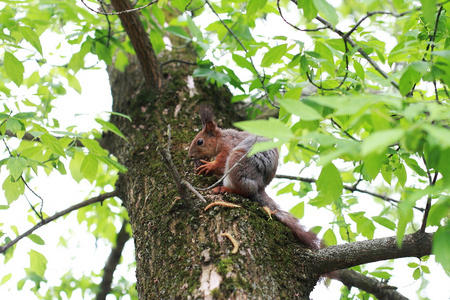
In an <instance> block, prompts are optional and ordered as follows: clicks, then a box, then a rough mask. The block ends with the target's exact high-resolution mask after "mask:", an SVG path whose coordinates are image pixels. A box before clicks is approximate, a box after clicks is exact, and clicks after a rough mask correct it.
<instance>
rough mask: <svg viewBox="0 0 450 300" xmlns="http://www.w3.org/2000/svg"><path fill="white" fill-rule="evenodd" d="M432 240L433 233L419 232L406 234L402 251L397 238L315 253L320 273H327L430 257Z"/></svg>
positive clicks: (362, 242)
mask: <svg viewBox="0 0 450 300" xmlns="http://www.w3.org/2000/svg"><path fill="white" fill-rule="evenodd" d="M432 241H433V234H432V233H422V232H416V233H414V234H409V235H405V237H404V238H403V242H402V245H401V248H399V246H398V243H397V238H396V237H387V238H378V239H373V240H367V241H360V242H354V243H347V244H341V245H336V246H330V247H327V248H323V249H320V250H318V251H317V252H316V256H315V259H316V268H317V272H318V274H326V273H330V272H332V271H335V270H341V269H347V268H350V267H353V266H358V265H361V264H366V263H370V262H375V261H380V260H386V259H395V258H402V257H422V256H424V255H430V254H431V245H432Z"/></svg>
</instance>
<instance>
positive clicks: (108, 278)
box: [96, 220, 130, 300]
mask: <svg viewBox="0 0 450 300" xmlns="http://www.w3.org/2000/svg"><path fill="white" fill-rule="evenodd" d="M127 224H128V222H127V221H126V220H124V221H123V223H122V227H121V228H120V231H119V233H118V234H117V237H116V245H115V246H114V248H113V249H112V250H111V254H109V257H108V259H107V260H106V263H105V267H104V268H103V276H102V282H101V283H100V292H99V293H98V294H97V297H96V300H104V299H106V296H107V295H108V294H109V293H110V292H111V283H112V280H113V275H114V271H115V270H116V268H117V265H118V264H119V262H120V258H121V257H122V251H123V248H124V246H125V243H126V242H127V241H128V240H129V239H130V235H129V234H128V232H127V231H126V227H127Z"/></svg>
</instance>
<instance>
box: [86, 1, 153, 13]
mask: <svg viewBox="0 0 450 300" xmlns="http://www.w3.org/2000/svg"><path fill="white" fill-rule="evenodd" d="M84 1H85V0H81V2H82V3H83V5H84V6H86V8H87V9H89V10H90V11H92V12H95V13H96V14H100V15H105V16H113V15H121V14H127V13H131V12H135V11H138V10H142V9H144V8H146V7H149V6H150V5H152V4H155V3H157V2H158V0H153V1H151V2H149V3H147V4H145V5H144V6H141V7H137V8H133V9H127V10H123V11H117V12H110V13H108V12H103V11H100V10H95V9H93V8H91V7H89V6H88V5H87V4H86V2H84Z"/></svg>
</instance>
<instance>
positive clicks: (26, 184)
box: [20, 176, 44, 221]
mask: <svg viewBox="0 0 450 300" xmlns="http://www.w3.org/2000/svg"><path fill="white" fill-rule="evenodd" d="M20 179H22V181H23V184H25V186H26V188H27V189H28V190H29V191H30V192H32V193H33V195H35V196H36V197H38V198H39V199H40V200H41V208H40V210H39V213H37V211H36V210H35V209H34V206H32V205H31V203H30V201H28V198H27V201H28V203H29V204H30V206H31V207H33V211H34V212H35V213H36V214H37V216H38V217H39V219H41V221H44V215H43V214H42V209H43V207H44V199H42V197H41V196H39V195H38V194H37V193H36V192H35V191H33V190H32V189H31V188H30V186H29V185H28V183H27V182H26V181H25V179H24V178H23V176H20Z"/></svg>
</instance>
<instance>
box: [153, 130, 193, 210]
mask: <svg viewBox="0 0 450 300" xmlns="http://www.w3.org/2000/svg"><path fill="white" fill-rule="evenodd" d="M171 145H172V139H171V136H170V125H169V126H167V148H162V147H161V148H159V149H158V151H159V154H160V155H161V157H162V159H163V161H164V163H165V165H166V167H167V169H168V170H169V173H170V174H171V175H172V178H173V181H174V182H175V185H176V186H177V189H178V194H179V195H180V196H181V198H182V199H183V200H184V201H185V202H186V203H188V204H189V205H191V206H193V205H194V203H193V202H192V201H191V198H190V197H189V195H188V194H187V193H186V189H185V188H186V187H188V186H186V184H183V183H182V182H183V180H182V179H181V177H180V174H179V173H178V170H177V168H176V167H175V164H174V163H173V161H172V156H171V155H170V148H171Z"/></svg>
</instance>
